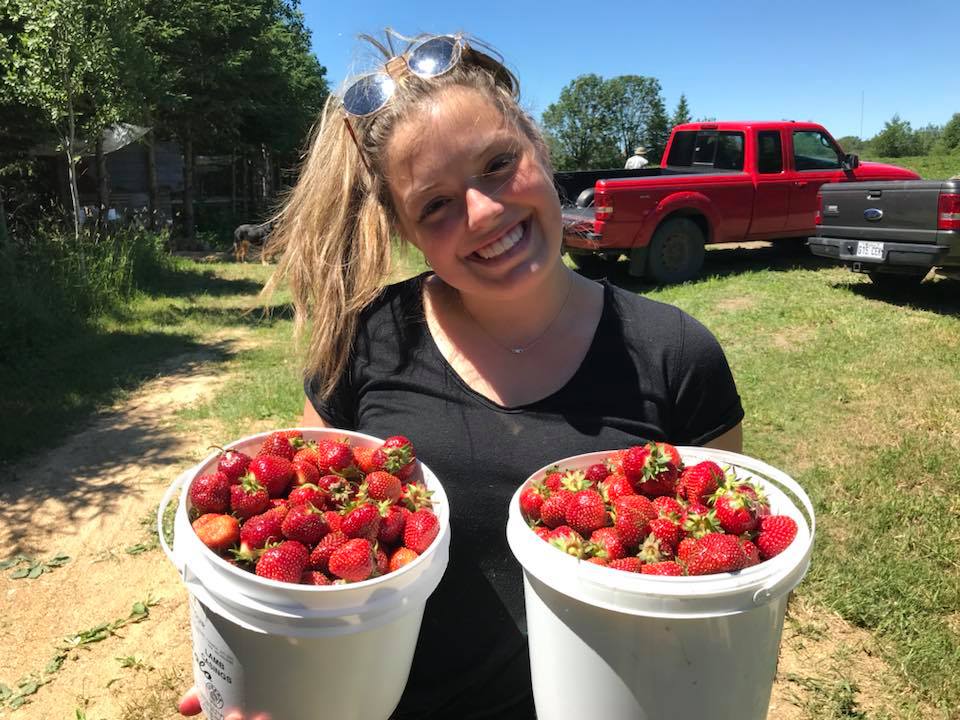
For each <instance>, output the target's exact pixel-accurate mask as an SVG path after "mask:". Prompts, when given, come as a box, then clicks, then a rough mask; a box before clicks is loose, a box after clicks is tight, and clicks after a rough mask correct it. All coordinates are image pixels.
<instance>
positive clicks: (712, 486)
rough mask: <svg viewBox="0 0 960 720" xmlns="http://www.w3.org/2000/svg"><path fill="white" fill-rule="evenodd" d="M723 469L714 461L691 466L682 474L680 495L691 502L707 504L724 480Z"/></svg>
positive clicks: (705, 461)
mask: <svg viewBox="0 0 960 720" xmlns="http://www.w3.org/2000/svg"><path fill="white" fill-rule="evenodd" d="M723 477H724V475H723V469H722V468H721V467H720V466H719V465H717V464H716V463H715V462H713V461H712V460H704V461H703V462H699V463H697V464H696V465H690V466H689V467H686V468H684V469H683V472H682V473H681V474H680V493H681V494H682V495H683V496H684V497H685V498H687V500H690V501H691V502H692V501H693V500H698V501H700V502H702V503H706V502H707V498H709V497H710V496H711V495H713V494H714V493H715V492H716V491H717V488H718V487H719V486H720V482H721V481H722V480H723Z"/></svg>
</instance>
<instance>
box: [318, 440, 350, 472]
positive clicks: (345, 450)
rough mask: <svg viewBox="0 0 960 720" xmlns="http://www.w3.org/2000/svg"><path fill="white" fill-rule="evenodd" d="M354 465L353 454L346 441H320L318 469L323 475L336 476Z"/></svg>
mask: <svg viewBox="0 0 960 720" xmlns="http://www.w3.org/2000/svg"><path fill="white" fill-rule="evenodd" d="M352 465H353V452H352V451H351V449H350V445H348V444H347V443H346V441H336V440H319V441H318V442H317V468H318V469H319V470H320V474H321V475H336V474H337V473H342V472H344V471H345V470H346V469H347V468H349V467H350V466H352Z"/></svg>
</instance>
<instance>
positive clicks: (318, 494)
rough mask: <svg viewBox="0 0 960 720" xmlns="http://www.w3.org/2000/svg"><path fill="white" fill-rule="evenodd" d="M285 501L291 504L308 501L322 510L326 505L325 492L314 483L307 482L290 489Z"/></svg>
mask: <svg viewBox="0 0 960 720" xmlns="http://www.w3.org/2000/svg"><path fill="white" fill-rule="evenodd" d="M287 502H288V503H290V504H291V505H298V504H301V503H310V504H311V505H313V506H314V507H315V508H317V509H318V510H324V509H326V507H327V494H326V493H325V492H323V490H321V489H320V488H319V487H317V486H316V485H313V484H310V483H307V484H306V485H298V486H297V487H295V488H294V489H293V490H291V491H290V494H289V495H287Z"/></svg>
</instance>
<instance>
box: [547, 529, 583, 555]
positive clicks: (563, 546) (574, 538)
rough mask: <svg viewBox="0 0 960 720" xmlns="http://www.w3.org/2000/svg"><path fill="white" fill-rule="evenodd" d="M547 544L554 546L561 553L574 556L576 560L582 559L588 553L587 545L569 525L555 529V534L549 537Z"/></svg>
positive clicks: (552, 533)
mask: <svg viewBox="0 0 960 720" xmlns="http://www.w3.org/2000/svg"><path fill="white" fill-rule="evenodd" d="M547 542H548V543H550V544H551V545H553V546H554V547H555V548H557V549H558V550H560V552H563V553H566V554H567V555H572V556H573V557H576V558H582V557H584V556H585V555H586V552H587V543H586V542H585V541H584V539H583V536H581V535H580V533H578V532H577V531H576V530H574V529H573V528H572V527H570V526H569V525H561V526H560V527H558V528H554V530H553V532H551V533H550V535H549V536H548V537H547Z"/></svg>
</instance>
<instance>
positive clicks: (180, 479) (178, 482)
mask: <svg viewBox="0 0 960 720" xmlns="http://www.w3.org/2000/svg"><path fill="white" fill-rule="evenodd" d="M192 472H193V468H190V469H189V470H186V471H185V472H183V473H181V474H180V475H178V476H177V478H176V479H175V480H174V481H173V482H172V483H170V487H168V488H167V491H166V492H165V493H164V494H163V497H162V498H161V499H160V505H159V507H158V508H157V537H158V538H159V540H160V547H161V548H163V552H164V554H165V555H166V556H167V559H168V560H170V562H171V563H173V566H174V567H175V568H176V569H177V572H179V573H180V576H181V577H183V573H184V570H185V565H184V566H182V565H181V563H180V562H178V560H177V553H176V551H175V550H174V549H173V548H172V547H170V546H169V545H168V544H167V538H166V537H165V536H164V534H163V516H164V515H166V513H167V507H168V506H169V505H170V501H171V500H172V499H173V496H174V495H175V494H176V493H177V492H178V491H179V490H180V488H181V487H183V483H184V482H186V479H187V478H188V477H190V474H191V473H192Z"/></svg>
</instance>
